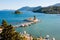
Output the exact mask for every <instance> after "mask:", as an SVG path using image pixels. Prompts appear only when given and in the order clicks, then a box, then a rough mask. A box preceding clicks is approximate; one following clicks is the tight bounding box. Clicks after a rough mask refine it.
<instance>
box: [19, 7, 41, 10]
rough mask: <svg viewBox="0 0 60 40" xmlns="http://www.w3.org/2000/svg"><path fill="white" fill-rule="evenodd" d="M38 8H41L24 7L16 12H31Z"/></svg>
mask: <svg viewBox="0 0 60 40" xmlns="http://www.w3.org/2000/svg"><path fill="white" fill-rule="evenodd" d="M39 8H41V6H38V7H28V6H26V7H22V8H20V9H18V10H20V11H33V10H38V9H39Z"/></svg>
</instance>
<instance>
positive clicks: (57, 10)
mask: <svg viewBox="0 0 60 40" xmlns="http://www.w3.org/2000/svg"><path fill="white" fill-rule="evenodd" d="M33 12H39V13H46V14H60V3H58V4H55V5H52V6H48V7H42V8H40V9H38V10H35V11H33Z"/></svg>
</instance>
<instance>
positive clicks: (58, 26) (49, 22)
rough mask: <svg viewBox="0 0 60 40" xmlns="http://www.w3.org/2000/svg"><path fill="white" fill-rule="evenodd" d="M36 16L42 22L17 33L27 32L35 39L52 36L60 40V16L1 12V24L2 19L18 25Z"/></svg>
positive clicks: (25, 12) (18, 30)
mask: <svg viewBox="0 0 60 40" xmlns="http://www.w3.org/2000/svg"><path fill="white" fill-rule="evenodd" d="M34 15H35V16H36V17H37V18H38V19H39V20H41V21H40V22H38V23H36V24H33V25H31V26H28V27H20V28H16V31H17V32H23V31H27V33H29V34H31V35H32V36H35V37H40V36H43V37H44V36H46V35H50V36H51V37H55V38H56V40H60V14H43V13H33V12H29V11H28V12H27V11H23V14H14V13H12V12H0V24H1V21H2V19H5V20H7V22H8V23H9V24H13V25H18V24H20V23H23V21H22V20H24V19H27V18H30V17H33V16H34Z"/></svg>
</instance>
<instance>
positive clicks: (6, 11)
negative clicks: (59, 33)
mask: <svg viewBox="0 0 60 40" xmlns="http://www.w3.org/2000/svg"><path fill="white" fill-rule="evenodd" d="M14 12H15V10H8V9H6V10H0V13H14Z"/></svg>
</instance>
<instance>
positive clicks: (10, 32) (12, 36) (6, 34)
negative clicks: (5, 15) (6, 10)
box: [0, 20, 22, 40]
mask: <svg viewBox="0 0 60 40" xmlns="http://www.w3.org/2000/svg"><path fill="white" fill-rule="evenodd" d="M2 27H3V30H2V33H1V34H0V35H1V37H2V38H1V40H21V39H22V38H21V37H20V34H19V33H18V32H16V31H15V29H14V27H13V26H12V25H8V24H7V22H6V21H5V20H3V21H2Z"/></svg>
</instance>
